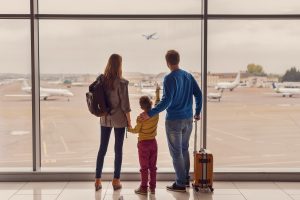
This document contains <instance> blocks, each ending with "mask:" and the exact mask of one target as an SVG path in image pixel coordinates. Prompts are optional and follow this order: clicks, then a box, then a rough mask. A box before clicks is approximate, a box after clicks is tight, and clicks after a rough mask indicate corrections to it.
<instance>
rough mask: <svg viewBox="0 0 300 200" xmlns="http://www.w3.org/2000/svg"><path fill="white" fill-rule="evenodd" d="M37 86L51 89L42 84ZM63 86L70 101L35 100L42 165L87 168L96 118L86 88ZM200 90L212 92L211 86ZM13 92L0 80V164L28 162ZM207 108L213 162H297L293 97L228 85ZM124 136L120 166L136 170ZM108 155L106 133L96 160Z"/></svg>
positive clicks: (133, 98) (161, 136)
mask: <svg viewBox="0 0 300 200" xmlns="http://www.w3.org/2000/svg"><path fill="white" fill-rule="evenodd" d="M42 85H43V83H42ZM43 87H51V88H55V87H57V88H59V86H53V85H51V86H50V85H46V84H44V85H43ZM61 88H63V87H61ZM69 90H70V91H71V92H73V93H74V97H71V98H70V101H68V100H67V98H64V97H50V98H49V99H48V100H47V101H44V100H41V135H42V138H41V153H42V167H45V168H89V169H90V168H92V169H94V167H95V163H96V156H97V152H98V148H99V142H100V131H99V130H100V124H99V119H98V118H96V117H94V116H93V115H91V114H90V113H89V111H88V109H87V105H86V100H85V93H86V91H87V87H72V88H69ZM129 90H130V103H131V108H132V113H131V117H132V124H133V125H135V119H136V117H137V115H138V114H139V113H140V112H141V110H140V107H139V105H138V100H139V95H143V94H142V93H140V91H139V89H137V88H135V87H134V86H131V87H130V88H129ZM208 90H209V92H210V91H211V92H215V91H214V89H213V88H208ZM21 93H22V91H21V84H20V83H12V84H8V85H2V86H0V138H1V140H0V170H1V168H8V167H31V166H32V136H31V131H32V128H31V126H32V121H31V112H32V111H31V100H30V99H31V98H30V97H6V96H5V94H21ZM207 110H208V114H207V119H208V121H207V124H208V127H207V132H208V141H207V144H208V146H207V148H208V149H209V150H210V151H211V152H212V153H213V155H214V166H215V167H216V168H240V169H245V168H251V169H255V168H278V169H279V168H297V167H300V158H299V159H298V157H299V152H300V97H299V96H298V97H297V96H295V97H292V98H289V97H282V96H280V95H278V94H276V93H274V92H273V91H272V89H271V88H246V87H245V88H236V89H235V90H234V91H232V92H230V91H228V90H226V91H224V93H223V96H222V99H221V102H217V101H213V100H212V101H209V102H208V109H207ZM164 117H165V113H164V112H163V113H161V114H160V120H159V126H158V135H157V142H158V168H159V169H166V168H172V160H171V157H170V154H169V150H168V146H167V141H166V135H165V134H166V133H165V128H164V121H165V120H164ZM198 130H200V128H198ZM127 135H128V136H127V138H125V141H124V149H123V165H122V167H123V169H125V168H127V169H128V168H132V169H137V168H138V167H139V163H138V155H137V136H136V135H134V134H131V133H128V134H127ZM193 137H194V131H193V132H192V135H191V140H190V152H191V156H192V152H193V144H194V143H193V139H194V138H193ZM198 138H199V137H198ZM198 148H199V145H198ZM113 161H114V133H112V135H111V139H110V144H109V148H108V151H107V154H106V157H105V163H104V167H105V168H112V167H113V163H114V162H113Z"/></svg>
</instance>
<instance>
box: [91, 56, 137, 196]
mask: <svg viewBox="0 0 300 200" xmlns="http://www.w3.org/2000/svg"><path fill="white" fill-rule="evenodd" d="M103 79H104V86H105V93H106V97H107V100H108V104H109V107H110V113H109V115H107V116H105V117H101V118H100V124H101V143H100V148H99V152H98V157H97V166H96V179H95V189H96V191H97V190H99V189H101V188H102V185H101V174H102V169H103V162H104V157H105V154H106V151H107V147H108V143H109V138H110V133H111V130H112V128H114V132H115V162H114V178H113V181H112V186H113V188H114V190H118V189H121V188H122V185H121V183H120V173H121V165H122V154H123V152H122V151H123V141H124V135H125V129H126V127H131V120H130V111H131V109H130V104H129V97H128V81H127V80H125V79H123V78H122V57H121V56H120V55H118V54H112V55H111V56H110V58H109V60H108V63H107V66H106V69H105V72H104V76H103Z"/></svg>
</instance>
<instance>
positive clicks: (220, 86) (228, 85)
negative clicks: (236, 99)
mask: <svg viewBox="0 0 300 200" xmlns="http://www.w3.org/2000/svg"><path fill="white" fill-rule="evenodd" d="M240 79H241V73H240V72H238V74H237V76H236V78H235V80H234V81H233V82H220V83H217V85H216V87H215V89H217V90H221V89H223V90H224V89H229V90H230V91H233V89H234V88H236V87H237V86H239V85H240Z"/></svg>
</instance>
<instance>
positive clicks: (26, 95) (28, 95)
mask: <svg viewBox="0 0 300 200" xmlns="http://www.w3.org/2000/svg"><path fill="white" fill-rule="evenodd" d="M4 96H6V97H31V94H6V95H4Z"/></svg>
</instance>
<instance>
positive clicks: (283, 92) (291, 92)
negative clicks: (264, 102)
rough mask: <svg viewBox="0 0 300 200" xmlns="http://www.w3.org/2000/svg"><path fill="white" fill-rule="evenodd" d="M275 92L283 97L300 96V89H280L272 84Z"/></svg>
mask: <svg viewBox="0 0 300 200" xmlns="http://www.w3.org/2000/svg"><path fill="white" fill-rule="evenodd" d="M272 86H273V89H274V91H275V92H277V93H280V94H281V95H282V96H283V97H287V96H288V97H292V96H293V95H300V88H279V87H277V86H276V85H275V83H272Z"/></svg>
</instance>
